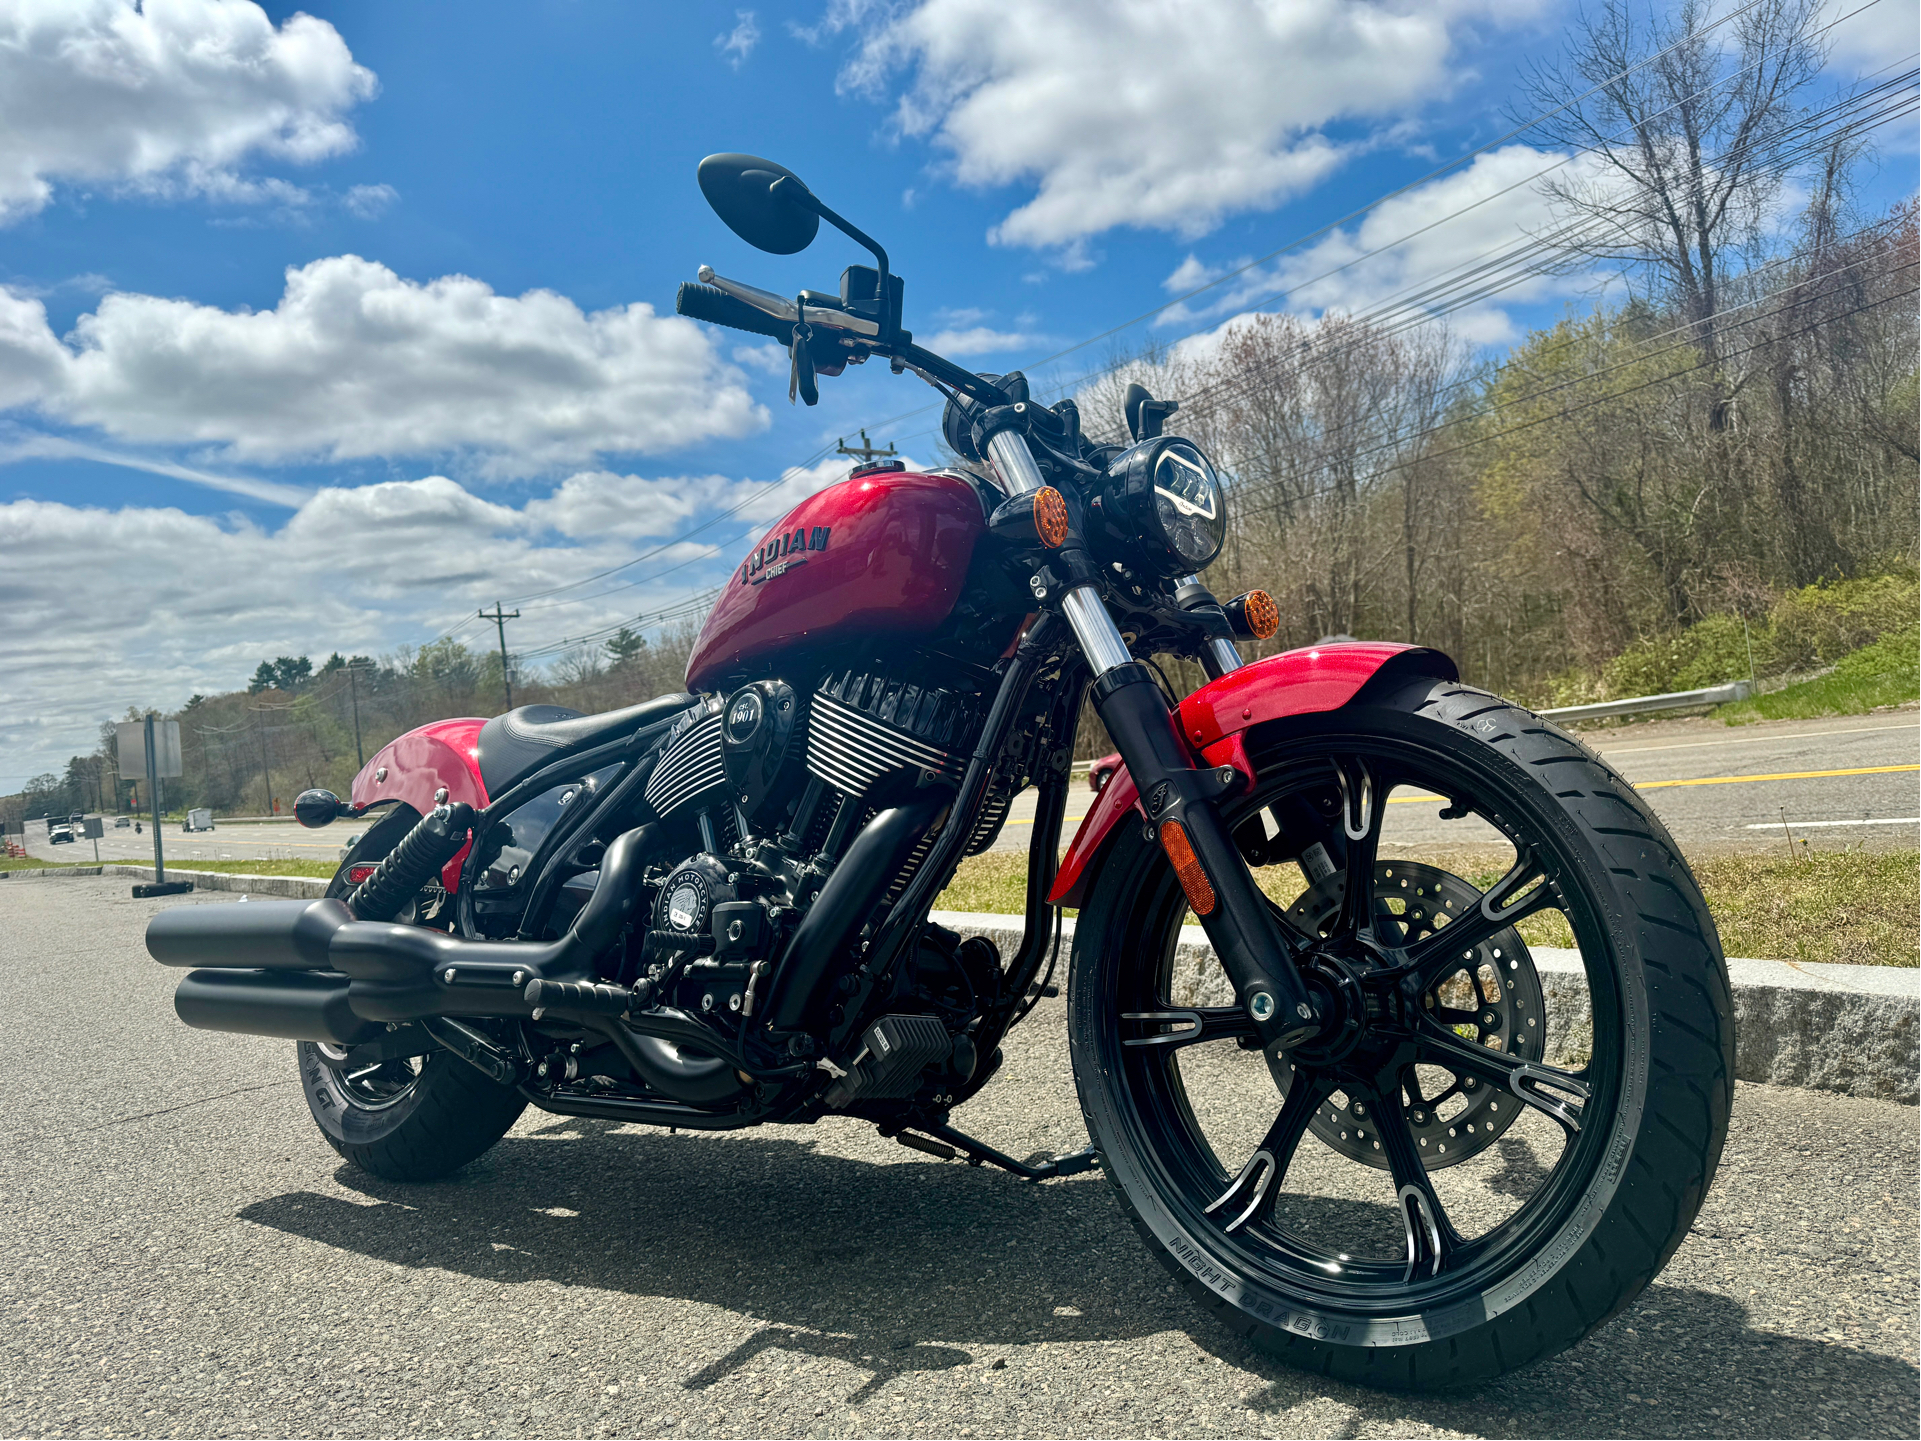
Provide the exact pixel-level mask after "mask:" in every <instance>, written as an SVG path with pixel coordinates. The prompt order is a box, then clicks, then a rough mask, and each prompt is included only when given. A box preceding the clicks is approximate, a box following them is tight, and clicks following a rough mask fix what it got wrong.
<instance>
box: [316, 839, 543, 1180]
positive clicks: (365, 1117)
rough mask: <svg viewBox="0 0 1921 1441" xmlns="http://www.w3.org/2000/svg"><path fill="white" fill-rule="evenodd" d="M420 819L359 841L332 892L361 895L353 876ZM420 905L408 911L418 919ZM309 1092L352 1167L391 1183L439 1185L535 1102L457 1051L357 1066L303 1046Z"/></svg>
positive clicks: (324, 1129)
mask: <svg viewBox="0 0 1921 1441" xmlns="http://www.w3.org/2000/svg"><path fill="white" fill-rule="evenodd" d="M419 819H420V816H419V813H418V812H416V811H414V810H413V809H411V808H410V807H407V806H396V807H395V808H394V809H393V810H392V811H391V812H389V813H388V814H387V815H386V816H384V817H382V818H381V820H380V821H379V822H378V823H377V824H375V825H374V826H373V828H372V829H371V830H369V831H368V832H367V833H366V834H365V835H364V836H362V837H361V838H360V840H359V841H357V842H356V843H355V844H354V846H353V848H352V849H351V850H349V851H348V853H347V856H346V858H345V859H344V860H342V861H341V863H340V869H339V870H338V871H337V872H335V874H334V879H333V882H332V884H330V885H329V886H328V887H327V894H328V895H329V896H331V897H335V898H340V897H345V896H346V895H347V894H348V893H350V892H351V891H352V890H353V884H352V883H351V882H350V881H349V880H348V871H349V870H350V868H351V867H353V866H356V865H366V864H368V863H370V862H377V861H379V860H380V859H382V858H383V857H384V856H385V855H386V854H387V853H388V852H389V851H391V850H392V849H393V848H394V847H395V846H397V845H399V844H400V842H401V840H402V839H403V838H404V837H405V836H406V834H407V832H408V831H410V830H411V829H412V828H413V826H414V824H415V823H416V822H417V821H418V820H419ZM417 907H418V902H417V901H416V902H412V903H410V904H409V906H408V908H407V910H405V911H403V912H402V915H403V917H405V916H407V915H411V914H412V913H414V911H415V910H416V909H417ZM297 1055H298V1060H299V1066H300V1086H301V1089H302V1090H303V1091H304V1092H305V1093H306V1097H307V1108H308V1110H310V1111H311V1112H313V1118H314V1122H315V1124H316V1125H318V1126H319V1127H320V1134H321V1135H323V1136H325V1137H326V1138H327V1144H328V1145H330V1146H332V1147H333V1148H334V1150H336V1151H338V1152H339V1153H340V1154H341V1155H342V1156H343V1157H345V1158H346V1159H347V1160H348V1161H351V1162H352V1163H353V1164H354V1165H356V1166H358V1167H360V1169H361V1170H363V1171H366V1172H368V1173H369V1174H371V1175H375V1176H379V1177H380V1178H381V1179H383V1180H387V1181H433V1180H438V1179H439V1178H440V1177H442V1176H445V1175H448V1174H449V1173H451V1172H453V1171H456V1170H458V1169H460V1167H462V1166H464V1165H466V1164H467V1163H468V1162H469V1161H471V1160H473V1159H474V1158H475V1157H477V1156H479V1155H481V1154H482V1153H483V1152H485V1151H486V1150H487V1149H488V1148H489V1147H491V1146H492V1145H493V1144H494V1143H495V1142H496V1141H498V1140H499V1139H500V1138H501V1137H502V1136H504V1135H506V1134H507V1131H508V1129H509V1128H510V1127H511V1126H512V1125H513V1124H514V1122H515V1121H516V1120H518V1119H519V1117H520V1113H521V1112H522V1111H523V1110H525V1109H526V1105H527V1103H526V1101H525V1100H524V1099H523V1098H522V1097H521V1095H520V1093H519V1092H518V1091H516V1090H515V1089H514V1088H513V1087H511V1086H503V1085H500V1084H499V1083H498V1082H496V1081H494V1080H492V1079H490V1078H489V1077H487V1076H484V1075H482V1074H481V1073H480V1072H479V1071H478V1070H476V1069H475V1068H474V1067H472V1066H470V1065H468V1064H467V1062H465V1061H463V1060H461V1059H460V1058H459V1057H458V1056H456V1055H454V1054H453V1053H451V1052H449V1051H433V1052H430V1053H428V1054H426V1055H423V1056H414V1057H406V1058H398V1059H394V1060H389V1061H385V1062H382V1063H380V1064H379V1065H377V1066H373V1067H364V1066H352V1065H350V1064H349V1063H348V1062H347V1056H348V1052H347V1051H346V1049H345V1048H342V1047H338V1046H329V1045H323V1044H318V1043H316V1042H312V1041H301V1042H299V1043H298V1048H297Z"/></svg>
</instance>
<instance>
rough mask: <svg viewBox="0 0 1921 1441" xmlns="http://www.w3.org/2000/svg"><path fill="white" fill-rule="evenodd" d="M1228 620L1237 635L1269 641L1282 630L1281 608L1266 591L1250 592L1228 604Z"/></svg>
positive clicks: (1236, 597)
mask: <svg viewBox="0 0 1921 1441" xmlns="http://www.w3.org/2000/svg"><path fill="white" fill-rule="evenodd" d="M1226 608H1227V619H1228V622H1229V623H1230V624H1231V625H1232V626H1233V627H1234V630H1235V632H1236V634H1239V635H1246V636H1252V637H1253V638H1254V639H1255V640H1267V639H1268V638H1269V637H1271V636H1272V635H1273V634H1274V633H1275V632H1276V631H1278V630H1279V629H1280V628H1281V608H1280V607H1279V606H1277V605H1276V604H1274V597H1273V596H1271V595H1269V594H1268V593H1267V592H1266V591H1264V590H1250V591H1249V592H1248V593H1247V594H1246V595H1237V596H1235V597H1234V599H1232V600H1230V601H1229V602H1228V603H1227V607H1226Z"/></svg>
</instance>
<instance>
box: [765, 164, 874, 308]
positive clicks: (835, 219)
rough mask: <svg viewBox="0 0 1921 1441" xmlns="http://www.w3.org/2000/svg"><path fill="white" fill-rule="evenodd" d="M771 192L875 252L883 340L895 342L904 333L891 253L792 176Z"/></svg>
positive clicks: (778, 181) (775, 185) (774, 187)
mask: <svg viewBox="0 0 1921 1441" xmlns="http://www.w3.org/2000/svg"><path fill="white" fill-rule="evenodd" d="M767 189H768V191H769V193H770V194H773V195H777V196H779V197H780V198H781V199H783V200H787V201H791V202H792V203H793V204H796V205H801V206H805V207H806V208H807V209H809V210H811V211H813V212H814V214H816V215H818V216H819V217H820V218H821V219H822V220H825V221H826V222H827V223H828V224H829V225H831V226H833V227H834V229H836V230H838V231H840V233H841V234H843V235H845V236H847V237H848V238H849V239H850V240H852V241H854V242H855V243H856V244H857V245H863V246H865V247H866V248H867V249H869V250H871V251H873V253H874V259H875V260H876V261H877V262H878V266H877V268H878V269H879V271H880V294H879V296H878V297H876V298H877V299H878V300H879V301H880V339H881V340H883V341H888V340H892V339H893V337H894V335H895V333H896V332H897V331H899V329H900V317H899V316H898V315H895V314H894V287H893V286H892V285H890V284H888V276H887V252H886V251H885V250H883V249H882V248H881V243H880V242H879V241H878V240H876V239H874V237H873V236H871V235H869V234H868V233H867V232H866V231H864V230H862V229H861V228H860V227H859V226H858V225H855V224H854V223H853V222H852V221H850V220H847V219H845V218H844V217H842V216H841V215H839V214H837V213H835V212H834V211H833V210H831V209H829V208H828V207H827V206H825V205H823V204H822V203H821V202H820V199H819V197H818V196H816V195H815V194H814V192H813V191H811V190H809V189H808V188H807V187H806V186H805V185H803V184H801V183H800V181H798V180H796V179H794V177H793V176H791V175H783V176H781V178H780V179H778V180H776V181H775V182H774V183H773V184H772V185H770V186H768V187H767Z"/></svg>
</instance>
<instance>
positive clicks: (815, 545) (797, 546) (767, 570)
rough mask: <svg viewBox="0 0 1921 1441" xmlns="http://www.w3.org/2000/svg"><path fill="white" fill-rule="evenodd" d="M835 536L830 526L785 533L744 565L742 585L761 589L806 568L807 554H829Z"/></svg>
mask: <svg viewBox="0 0 1921 1441" xmlns="http://www.w3.org/2000/svg"><path fill="white" fill-rule="evenodd" d="M833 533H834V528H833V527H832V526H829V525H817V526H815V527H814V528H813V529H812V530H809V529H807V528H806V527H805V526H796V527H795V528H794V529H793V530H792V531H783V532H781V534H779V535H777V536H775V537H774V538H773V539H771V540H769V541H768V542H766V544H764V545H762V546H761V547H760V549H759V550H757V551H755V552H754V553H753V554H752V555H750V556H748V557H747V559H746V560H745V561H743V562H742V563H741V567H740V583H741V584H742V585H759V584H761V583H762V582H763V581H769V580H772V579H773V578H774V577H775V576H777V575H785V574H787V572H788V571H790V570H793V569H795V568H796V567H798V566H803V565H806V564H807V554H806V553H807V552H808V551H810V550H826V549H827V541H828V538H829V537H830V536H832V535H833Z"/></svg>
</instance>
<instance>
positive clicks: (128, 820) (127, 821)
mask: <svg viewBox="0 0 1921 1441" xmlns="http://www.w3.org/2000/svg"><path fill="white" fill-rule="evenodd" d="M132 824H133V817H132V816H115V817H114V818H113V828H114V829H115V830H117V831H124V830H125V829H126V828H127V827H128V826H130V825H132Z"/></svg>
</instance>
